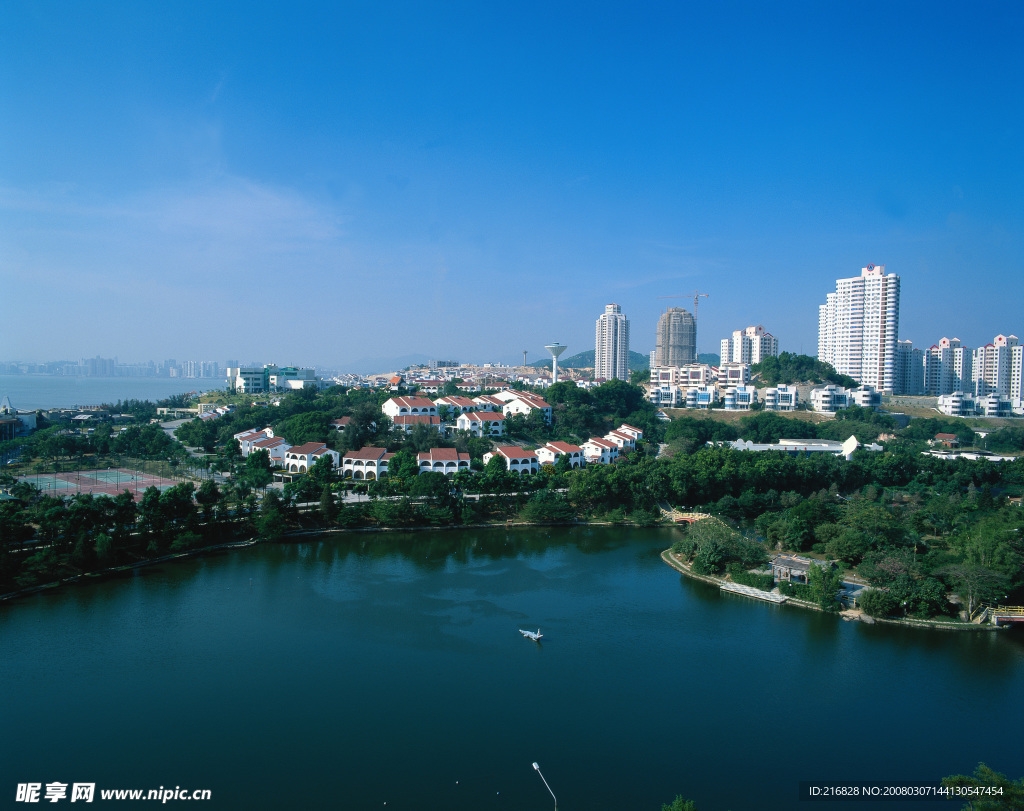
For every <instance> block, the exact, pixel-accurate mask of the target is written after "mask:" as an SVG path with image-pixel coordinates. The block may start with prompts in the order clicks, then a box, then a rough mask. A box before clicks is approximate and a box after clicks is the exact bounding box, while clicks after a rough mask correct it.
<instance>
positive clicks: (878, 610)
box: [857, 589, 900, 617]
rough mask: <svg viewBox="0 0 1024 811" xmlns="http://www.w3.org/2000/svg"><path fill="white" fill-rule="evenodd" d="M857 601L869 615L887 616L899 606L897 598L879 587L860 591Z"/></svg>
mask: <svg viewBox="0 0 1024 811" xmlns="http://www.w3.org/2000/svg"><path fill="white" fill-rule="evenodd" d="M857 603H858V604H859V605H860V607H861V610H862V611H863V612H864V613H865V614H867V615H868V616H869V617H889V616H892V615H893V614H895V613H896V610H897V609H898V608H899V607H900V604H899V600H897V599H896V598H895V597H893V596H892V595H891V594H890V593H889V592H887V591H882V590H881V589H866V590H864V591H862V592H861V593H860V596H859V597H858V598H857Z"/></svg>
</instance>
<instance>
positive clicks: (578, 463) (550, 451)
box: [537, 442, 585, 467]
mask: <svg viewBox="0 0 1024 811" xmlns="http://www.w3.org/2000/svg"><path fill="white" fill-rule="evenodd" d="M559 456H568V457H569V465H570V466H572V467H583V463H584V461H585V459H584V457H583V448H581V447H580V446H579V445H570V444H569V443H568V442H549V443H548V444H547V445H545V446H544V447H543V448H537V459H538V460H539V461H540V463H541V464H542V465H553V464H554V463H555V462H557V461H558V457H559Z"/></svg>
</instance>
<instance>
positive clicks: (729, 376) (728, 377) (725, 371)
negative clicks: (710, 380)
mask: <svg viewBox="0 0 1024 811" xmlns="http://www.w3.org/2000/svg"><path fill="white" fill-rule="evenodd" d="M715 380H716V381H717V382H718V385H719V386H722V387H723V388H728V387H729V386H745V385H747V384H748V383H749V382H750V364H749V363H723V364H721V365H720V366H719V367H718V374H716V375H715Z"/></svg>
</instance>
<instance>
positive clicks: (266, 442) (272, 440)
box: [252, 436, 288, 448]
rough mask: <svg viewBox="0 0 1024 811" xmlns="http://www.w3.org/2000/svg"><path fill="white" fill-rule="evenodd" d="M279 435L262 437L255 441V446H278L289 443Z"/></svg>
mask: <svg viewBox="0 0 1024 811" xmlns="http://www.w3.org/2000/svg"><path fill="white" fill-rule="evenodd" d="M287 444H288V443H287V442H285V441H284V440H283V439H281V437H279V436H273V437H268V438H267V439H261V440H260V441H259V442H253V443H252V445H253V447H254V448H276V447H277V446H278V445H287Z"/></svg>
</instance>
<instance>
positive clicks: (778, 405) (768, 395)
mask: <svg viewBox="0 0 1024 811" xmlns="http://www.w3.org/2000/svg"><path fill="white" fill-rule="evenodd" d="M761 398H762V399H763V400H764V410H765V411H796V410H797V408H798V407H799V405H800V392H799V391H798V390H797V388H796V386H773V387H771V388H767V389H762V390H761Z"/></svg>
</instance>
